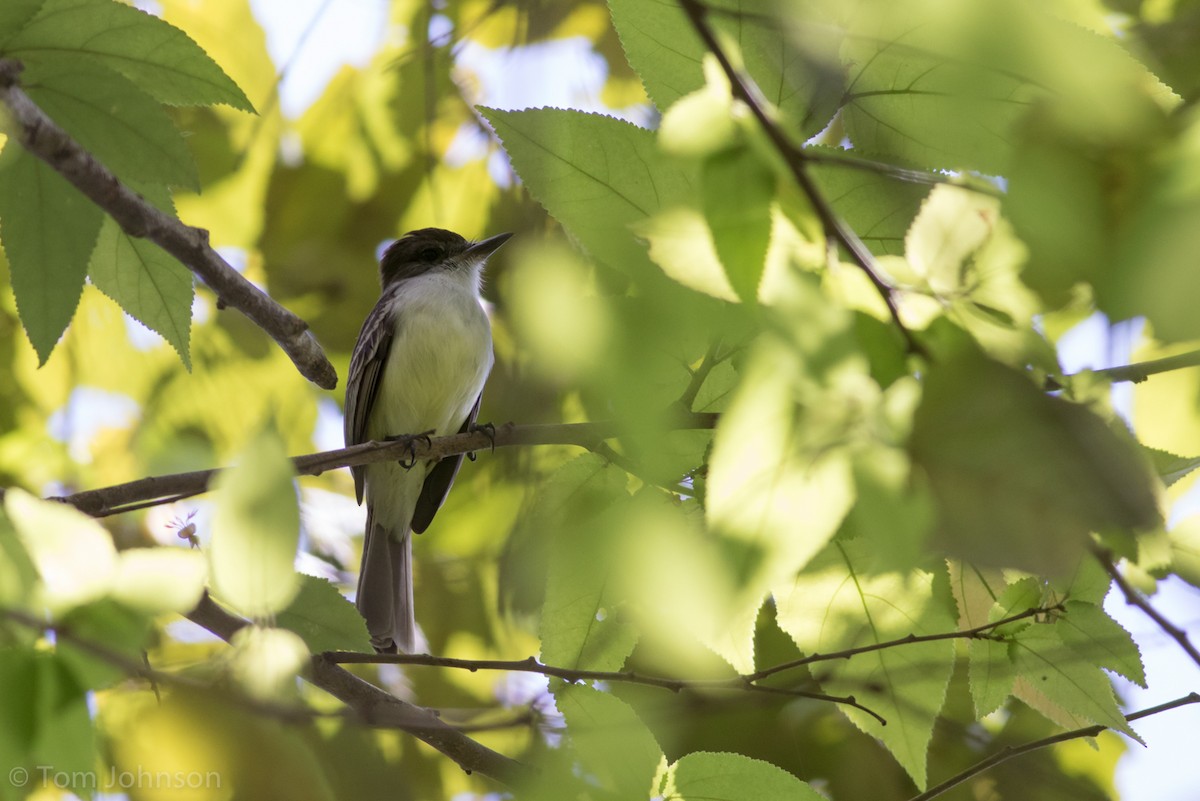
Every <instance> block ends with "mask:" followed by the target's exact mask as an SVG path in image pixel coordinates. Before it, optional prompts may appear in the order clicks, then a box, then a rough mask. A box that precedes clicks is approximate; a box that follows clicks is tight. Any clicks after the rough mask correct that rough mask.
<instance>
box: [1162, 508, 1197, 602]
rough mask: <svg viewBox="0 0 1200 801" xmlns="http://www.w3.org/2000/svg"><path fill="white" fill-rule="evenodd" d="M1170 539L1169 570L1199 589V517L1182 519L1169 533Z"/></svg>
mask: <svg viewBox="0 0 1200 801" xmlns="http://www.w3.org/2000/svg"><path fill="white" fill-rule="evenodd" d="M1169 536H1170V539H1171V570H1172V572H1174V573H1175V575H1177V576H1179V577H1180V578H1181V579H1183V580H1184V581H1186V582H1187V583H1188V584H1191V585H1192V586H1193V587H1200V517H1197V516H1195V515H1193V516H1191V517H1187V518H1184V519H1183V520H1181V521H1179V522H1178V523H1177V524H1175V525H1174V526H1173V527H1172V528H1171V531H1170V532H1169Z"/></svg>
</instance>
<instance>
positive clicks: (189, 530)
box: [167, 509, 200, 548]
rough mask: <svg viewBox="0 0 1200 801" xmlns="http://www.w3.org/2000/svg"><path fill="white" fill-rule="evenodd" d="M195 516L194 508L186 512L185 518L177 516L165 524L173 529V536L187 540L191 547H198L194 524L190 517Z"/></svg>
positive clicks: (198, 542)
mask: <svg viewBox="0 0 1200 801" xmlns="http://www.w3.org/2000/svg"><path fill="white" fill-rule="evenodd" d="M195 516H196V510H195V509H193V510H192V511H190V512H188V516H187V517H186V518H182V517H177V518H175V519H174V520H172V521H171V522H170V523H168V524H167V528H173V529H175V536H176V537H179V539H181V540H187V541H188V543H189V544H190V545H191V546H192V547H193V548H199V547H200V541H199V540H198V539H197V538H196V524H195V523H193V522H192V518H193V517H195Z"/></svg>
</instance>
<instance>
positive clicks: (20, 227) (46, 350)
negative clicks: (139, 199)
mask: <svg viewBox="0 0 1200 801" xmlns="http://www.w3.org/2000/svg"><path fill="white" fill-rule="evenodd" d="M103 217H104V213H103V212H102V211H100V209H99V208H97V207H96V206H94V205H93V204H92V202H91V201H89V200H88V199H87V198H85V197H84V196H83V195H82V194H81V193H80V192H79V191H78V190H77V189H75V187H73V186H71V185H70V184H69V183H67V181H66V179H65V178H63V177H62V176H60V175H59V174H58V173H57V172H55V171H54V170H53V169H52V168H51V167H50V166H49V165H48V164H45V163H44V162H42V161H41V160H40V159H38V158H36V157H34V156H32V155H30V154H29V153H26V152H25V151H24V150H23V149H21V148H20V146H19V145H18V144H17V143H16V142H14V141H11V140H10V141H9V142H8V145H7V147H5V148H4V150H3V152H0V221H3V222H2V224H0V238H2V240H3V244H4V251H5V253H6V254H7V255H8V261H9V264H10V266H11V268H12V288H13V293H14V294H15V295H16V297H17V308H18V310H19V311H20V313H21V324H22V325H23V326H24V327H25V333H26V334H27V335H28V336H29V341H30V342H31V343H33V347H34V350H36V351H37V354H38V361H39V363H41V364H45V362H46V360H47V359H49V358H50V352H51V351H53V350H54V346H55V344H56V343H57V342H58V339H59V337H60V336H62V333H63V331H65V330H66V328H67V324H68V323H69V322H70V321H71V317H72V315H73V314H74V313H75V308H76V307H77V306H78V305H79V296H80V294H81V293H82V292H83V281H84V277H85V276H86V275H87V260H88V254H89V253H91V251H92V247H93V246H94V245H95V243H96V234H97V233H98V232H99V230H100V223H101V221H102V219H103Z"/></svg>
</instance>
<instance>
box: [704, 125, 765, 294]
mask: <svg viewBox="0 0 1200 801" xmlns="http://www.w3.org/2000/svg"><path fill="white" fill-rule="evenodd" d="M701 196H702V198H703V200H702V202H703V206H704V216H705V219H706V220H707V221H708V227H709V229H710V230H711V231H712V238H713V243H714V244H715V246H716V249H717V254H718V255H719V256H720V258H721V264H722V265H724V267H725V274H726V276H728V278H729V283H730V285H732V286H733V288H734V290H735V291H736V292H737V294H738V297H739V298H741V299H742V300H743V301H744V302H747V303H753V302H754V300H755V299H757V297H758V285H759V281H761V280H762V274H763V269H764V268H765V266H766V265H765V262H766V258H767V245H768V244H770V241H771V202H772V200H773V199H774V197H775V174H774V172H772V170H771V169H770V168H769V167H767V165H766V164H764V163H763V162H762V160H761V159H760V158H759V156H758V154H757V153H755V152H754V151H753V150H750V149H749V148H738V149H736V150H732V151H728V152H725V153H717V154H715V155H713V156H710V157H709V158H708V159H706V160H705V161H704V164H703V166H702V168H701Z"/></svg>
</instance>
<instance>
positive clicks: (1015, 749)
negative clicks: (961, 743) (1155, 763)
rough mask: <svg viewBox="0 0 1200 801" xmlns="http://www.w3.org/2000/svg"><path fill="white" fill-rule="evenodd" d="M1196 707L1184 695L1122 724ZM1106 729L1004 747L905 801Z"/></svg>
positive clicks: (920, 800)
mask: <svg viewBox="0 0 1200 801" xmlns="http://www.w3.org/2000/svg"><path fill="white" fill-rule="evenodd" d="M1196 703H1200V694H1197V693H1188V694H1187V695H1185V696H1183V697H1182V698H1176V699H1175V700H1174V701H1168V702H1167V703H1165V704H1159V705H1158V706H1152V707H1150V708H1149V709H1142V710H1140V711H1138V712H1133V713H1131V714H1129V715H1126V716H1125V720H1127V721H1129V722H1130V723H1132V722H1133V721H1135V720H1140V719H1142V718H1148V717H1150V716H1151V715H1157V714H1158V713H1160V712H1167V711H1169V710H1171V709H1178V708H1179V707H1181V706H1187V705H1188V704H1196ZM1107 728H1108V727H1107V726H1099V725H1097V726H1088V727H1086V728H1083V729H1075V730H1074V731H1068V732H1063V733H1062V734H1055V735H1054V736H1052V737H1044V738H1042V739H1041V740H1033V741H1032V742H1028V743H1025V744H1024V745H1018V746H1009V747H1006V748H1004V749H1002V750H1001V751H1000V752H999V753H996V754H992V755H991V756H990V757H988V758H987V759H984V760H982V761H980V762H977V763H975V764H974V765H972V766H971V767H969V768H967V769H966V770H964V771H963V772H962V773H959V774H956V775H954V776H951V777H950V778H949V779H947V780H946V781H944V782H942V783H941V784H939V785H937V786H936V787H931V788H929V789H928V790H926V791H925V792H923V793H920V794H919V795H915V796H913V797H912V798H911V799H909V801H930V799H931V798H936V797H937V796H939V795H941V794H942V793H944V792H946V791H947V790H950V789H952V788H954V787H957V786H958V785H960V784H962V783H963V782H965V781H966V780H967V779H970V778H973V777H975V776H978V775H979V774H980V773H983V772H984V771H986V770H988V769H990V768H994V767H995V766H997V765H999V764H1000V763H1001V762H1007V761H1008V760H1010V759H1012V758H1013V757H1017V756H1021V755H1022V754H1028V753H1029V752H1030V751H1036V750H1038V749H1039V748H1046V747H1047V746H1051V745H1057V744H1058V743H1064V742H1066V741H1068V740H1078V739H1080V738H1083V737H1095V736H1096V735H1098V734H1100V732H1102V731H1104V730H1105V729H1107Z"/></svg>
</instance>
